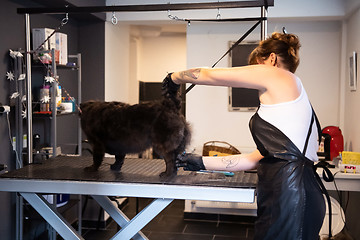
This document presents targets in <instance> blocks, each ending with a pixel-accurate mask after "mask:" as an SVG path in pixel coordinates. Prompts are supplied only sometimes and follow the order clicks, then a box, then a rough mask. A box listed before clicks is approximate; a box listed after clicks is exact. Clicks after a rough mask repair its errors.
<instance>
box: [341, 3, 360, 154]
mask: <svg viewBox="0 0 360 240" xmlns="http://www.w3.org/2000/svg"><path fill="white" fill-rule="evenodd" d="M359 23H360V10H359V9H357V11H356V12H355V13H354V14H353V15H352V16H351V17H350V18H349V20H348V21H347V22H346V26H347V44H346V46H347V48H346V54H345V55H346V59H344V61H346V67H345V73H346V79H345V94H344V95H345V117H344V119H345V127H344V129H343V130H344V135H345V142H346V145H347V148H348V149H349V150H352V151H356V152H360V124H359V122H360V121H359V119H360V112H359V109H360V108H359V106H360V85H359V75H360V73H359V67H358V68H357V70H358V71H357V72H358V78H357V79H358V90H357V91H355V92H353V91H350V88H349V75H350V74H349V57H350V54H351V53H352V52H353V51H356V52H357V54H358V66H359V62H360V60H359V57H360V29H359Z"/></svg>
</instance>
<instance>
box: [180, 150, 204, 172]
mask: <svg viewBox="0 0 360 240" xmlns="http://www.w3.org/2000/svg"><path fill="white" fill-rule="evenodd" d="M176 166H177V167H183V168H184V170H186V171H200V170H205V166H204V162H203V160H202V156H200V155H196V154H192V153H184V154H179V155H178V157H177V159H176Z"/></svg>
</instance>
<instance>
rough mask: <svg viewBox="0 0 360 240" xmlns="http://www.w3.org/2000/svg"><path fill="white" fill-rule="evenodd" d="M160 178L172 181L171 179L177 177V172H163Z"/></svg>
mask: <svg viewBox="0 0 360 240" xmlns="http://www.w3.org/2000/svg"><path fill="white" fill-rule="evenodd" d="M159 176H160V179H161V180H167V179H170V178H172V177H174V176H176V172H173V173H167V172H162V173H160V174H159Z"/></svg>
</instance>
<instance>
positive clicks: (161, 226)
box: [83, 198, 254, 240]
mask: <svg viewBox="0 0 360 240" xmlns="http://www.w3.org/2000/svg"><path fill="white" fill-rule="evenodd" d="M151 200H152V199H140V201H139V208H140V210H141V209H142V208H143V207H145V206H146V205H147V204H148V202H149V201H151ZM123 212H124V213H125V214H126V215H127V216H128V217H129V218H130V219H131V218H132V217H134V216H135V215H136V200H135V198H129V203H128V204H127V205H126V206H125V207H124V208H123ZM187 217H188V216H187ZM211 218H212V220H204V218H202V219H198V220H196V219H194V218H191V219H184V201H182V200H174V201H173V202H172V203H171V204H170V205H169V206H168V207H167V208H166V209H165V210H163V211H162V212H161V213H160V214H159V215H158V216H157V217H156V218H155V219H153V220H152V221H151V222H150V223H149V224H148V225H146V226H145V227H144V228H143V230H142V232H143V233H144V234H145V235H146V236H147V237H148V238H149V239H150V240H158V239H162V240H235V239H237V240H251V239H253V233H254V222H253V219H246V221H240V220H239V219H238V218H236V220H234V219H232V220H231V221H230V220H225V219H224V218H220V217H219V216H216V215H212V216H210V219H211ZM219 219H220V220H219ZM116 232H117V225H116V224H115V223H113V222H112V223H110V224H108V226H107V228H106V229H103V230H84V231H83V237H84V238H85V239H87V240H95V239H96V240H99V239H101V240H102V239H110V238H111V237H112V236H113V235H114V234H115V233H116Z"/></svg>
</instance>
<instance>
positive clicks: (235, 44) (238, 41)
mask: <svg viewBox="0 0 360 240" xmlns="http://www.w3.org/2000/svg"><path fill="white" fill-rule="evenodd" d="M261 21H262V20H259V21H258V22H257V23H255V24H254V26H252V27H251V28H250V29H249V30H248V31H247V32H246V33H245V34H244V35H243V36H241V37H240V38H239V40H237V41H236V42H235V43H234V44H233V45H232V46H231V47H230V48H229V49H228V50H227V51H226V53H224V55H222V56H221V57H220V58H219V60H217V61H216V62H215V63H214V64H213V65H212V67H211V68H214V67H215V66H216V64H218V63H219V62H220V61H221V60H222V59H223V58H224V57H225V56H226V55H227V54H228V53H229V52H231V51H232V50H233V49H234V48H235V47H236V46H237V45H239V44H240V43H241V42H242V41H243V40H244V39H245V38H246V37H247V36H248V35H249V34H250V33H251V32H252V31H254V29H255V28H256V27H257V26H258V25H259V24H260V23H261ZM194 87H195V84H194V83H193V84H191V85H190V87H188V88H187V89H186V91H185V94H187V93H188V92H189V91H190V90H191V89H193V88H194Z"/></svg>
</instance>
